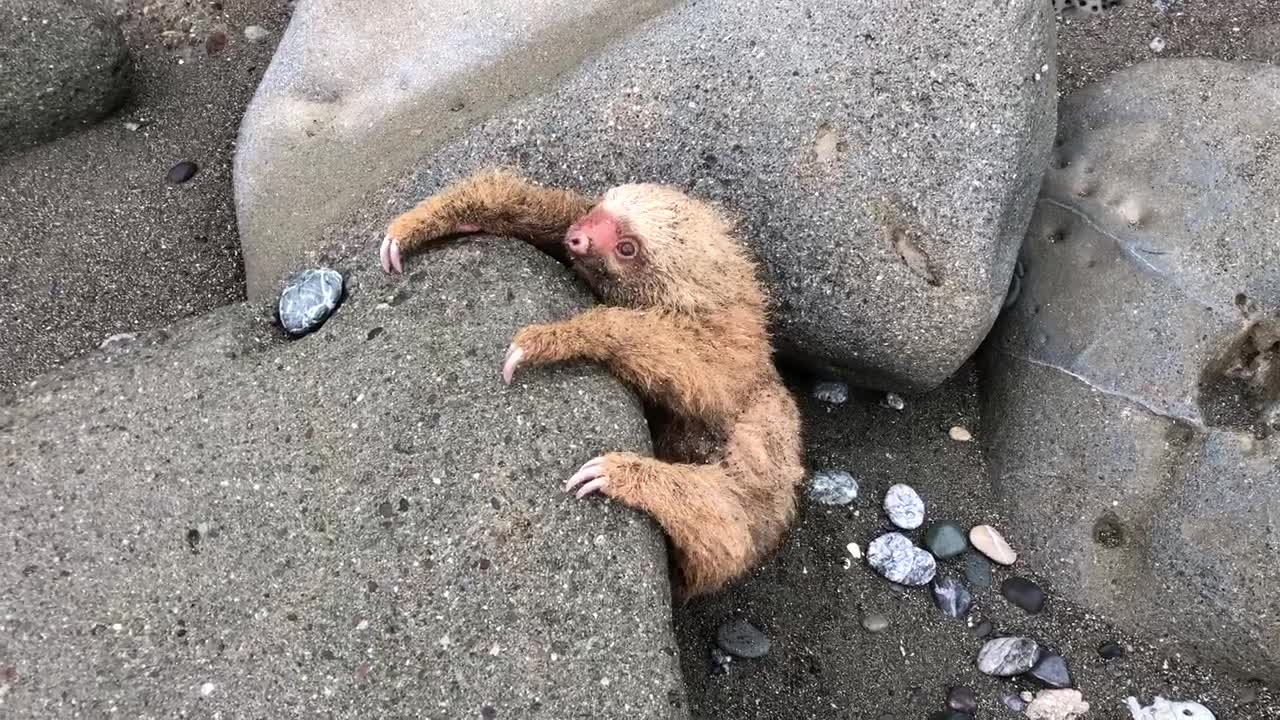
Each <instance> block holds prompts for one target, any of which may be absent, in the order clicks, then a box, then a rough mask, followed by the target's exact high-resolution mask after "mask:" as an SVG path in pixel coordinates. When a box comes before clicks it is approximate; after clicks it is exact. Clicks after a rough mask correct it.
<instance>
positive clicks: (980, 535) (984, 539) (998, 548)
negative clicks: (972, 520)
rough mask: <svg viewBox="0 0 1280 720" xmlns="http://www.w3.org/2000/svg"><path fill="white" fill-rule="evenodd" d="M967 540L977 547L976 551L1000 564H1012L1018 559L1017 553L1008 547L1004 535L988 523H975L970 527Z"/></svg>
mask: <svg viewBox="0 0 1280 720" xmlns="http://www.w3.org/2000/svg"><path fill="white" fill-rule="evenodd" d="M969 542H970V543H971V544H972V545H973V546H974V547H975V548H977V550H978V552H980V553H982V554H983V555H986V556H987V557H988V558H990V559H991V560H992V561H993V562H997V563H1000V564H1001V565H1012V564H1013V563H1014V562H1016V561H1017V560H1018V554H1017V553H1015V552H1014V551H1013V548H1011V547H1009V543H1008V542H1006V541H1005V539H1004V536H1003V535H1001V534H1000V531H999V530H996V529H995V528H993V527H991V526H990V525H977V526H975V527H973V528H971V529H970V530H969Z"/></svg>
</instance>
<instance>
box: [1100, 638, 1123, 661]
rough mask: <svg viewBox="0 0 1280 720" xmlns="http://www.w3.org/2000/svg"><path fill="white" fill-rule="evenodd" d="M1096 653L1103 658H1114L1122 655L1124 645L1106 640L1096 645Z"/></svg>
mask: <svg viewBox="0 0 1280 720" xmlns="http://www.w3.org/2000/svg"><path fill="white" fill-rule="evenodd" d="M1098 654H1099V655H1101V656H1102V659H1104V660H1115V659H1116V658H1122V657H1124V646H1123V645H1121V644H1120V643H1116V642H1106V643H1102V644H1101V645H1099V646H1098Z"/></svg>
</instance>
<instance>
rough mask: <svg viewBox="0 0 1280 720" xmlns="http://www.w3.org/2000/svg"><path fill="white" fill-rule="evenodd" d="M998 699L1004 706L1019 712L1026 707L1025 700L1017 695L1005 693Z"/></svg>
mask: <svg viewBox="0 0 1280 720" xmlns="http://www.w3.org/2000/svg"><path fill="white" fill-rule="evenodd" d="M1000 700H1001V701H1002V702H1003V703H1004V706H1005V707H1007V708H1009V709H1010V710H1012V711H1014V712H1016V713H1020V712H1022V711H1023V710H1026V709H1027V701H1026V700H1023V699H1022V698H1020V697H1018V696H1017V695H1005V696H1004V697H1002V698H1000Z"/></svg>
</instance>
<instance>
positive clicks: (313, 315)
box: [277, 268, 343, 336]
mask: <svg viewBox="0 0 1280 720" xmlns="http://www.w3.org/2000/svg"><path fill="white" fill-rule="evenodd" d="M342 286H343V279H342V273H339V272H338V271H336V270H332V269H329V268H308V269H306V270H303V271H302V272H300V273H298V274H297V275H296V276H294V277H293V278H292V279H291V280H290V281H289V284H288V285H285V287H284V290H283V291H281V293H280V304H279V307H278V308H277V312H278V313H279V317H280V325H281V326H283V327H284V329H285V331H286V332H288V333H289V334H290V335H294V336H298V335H305V334H306V333H309V332H312V331H314V330H315V329H316V328H318V327H320V326H321V325H323V324H324V321H325V320H327V319H329V316H330V315H331V314H333V311H334V310H335V309H337V307H338V303H340V302H341V301H342Z"/></svg>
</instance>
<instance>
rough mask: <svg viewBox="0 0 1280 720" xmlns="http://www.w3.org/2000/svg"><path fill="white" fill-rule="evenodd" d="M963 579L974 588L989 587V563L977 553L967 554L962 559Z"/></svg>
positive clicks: (991, 580)
mask: <svg viewBox="0 0 1280 720" xmlns="http://www.w3.org/2000/svg"><path fill="white" fill-rule="evenodd" d="M964 578H965V580H968V581H969V584H970V585H973V586H974V587H991V583H992V582H993V578H992V577H991V563H990V562H989V561H988V560H987V559H986V558H985V557H983V556H982V555H979V554H978V553H974V552H971V553H968V554H967V555H965V557H964Z"/></svg>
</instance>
